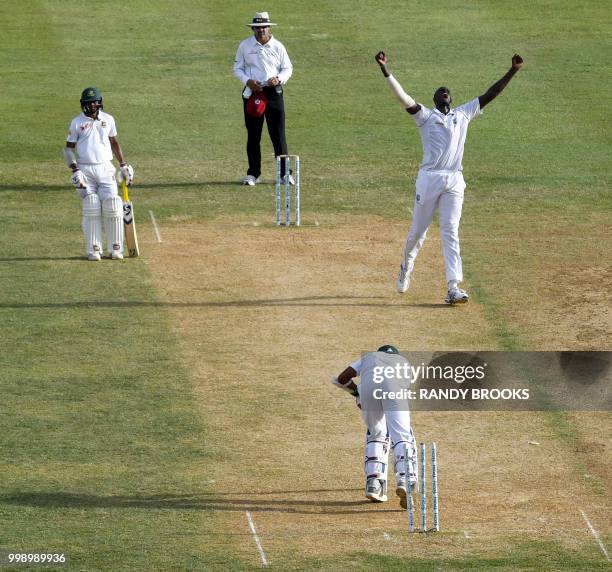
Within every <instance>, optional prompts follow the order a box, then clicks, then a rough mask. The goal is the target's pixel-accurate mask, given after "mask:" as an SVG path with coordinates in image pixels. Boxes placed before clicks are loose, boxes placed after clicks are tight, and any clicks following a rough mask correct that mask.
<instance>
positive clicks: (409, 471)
mask: <svg viewBox="0 0 612 572" xmlns="http://www.w3.org/2000/svg"><path fill="white" fill-rule="evenodd" d="M393 460H394V469H395V479H396V481H397V479H398V478H402V477H405V476H407V477H408V481H409V482H410V483H415V484H416V482H417V452H416V445H415V443H414V442H410V441H399V442H398V443H394V445H393Z"/></svg>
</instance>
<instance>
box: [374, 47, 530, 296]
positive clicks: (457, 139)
mask: <svg viewBox="0 0 612 572" xmlns="http://www.w3.org/2000/svg"><path fill="white" fill-rule="evenodd" d="M375 59H376V62H377V63H378V65H379V66H380V69H381V71H382V73H383V75H384V76H385V77H386V78H387V83H388V84H389V87H390V88H391V92H392V93H393V95H394V96H395V98H396V99H397V100H398V101H399V102H400V104H401V105H402V107H403V108H404V109H406V111H407V112H408V113H409V114H410V115H411V116H412V117H413V118H414V120H415V123H416V125H417V127H418V128H419V133H420V135H421V143H422V145H423V162H422V163H421V166H420V168H419V174H418V177H417V180H416V198H415V201H414V212H413V216H412V226H411V227H410V230H409V232H408V237H407V238H406V243H405V245H404V257H403V261H402V263H401V266H400V271H399V276H398V278H397V291H398V292H399V293H400V294H402V293H404V292H406V291H407V290H408V287H409V286H410V276H411V274H412V270H413V267H414V260H415V258H416V256H417V254H418V253H419V250H420V249H421V247H422V246H423V242H424V241H425V236H426V235H427V229H428V228H429V225H430V224H431V221H432V219H433V216H434V213H435V211H436V209H438V210H439V211H440V234H441V235H442V250H443V254H444V264H445V266H446V280H447V282H448V295H447V297H446V299H445V300H444V301H445V303H446V304H461V303H466V302H467V301H468V294H467V292H465V290H462V289H461V288H459V284H460V283H461V282H462V280H463V270H462V265H461V255H460V251H459V221H460V219H461V208H462V205H463V192H464V190H465V181H464V179H463V173H462V171H463V166H462V164H461V162H462V159H463V148H464V144H465V138H466V135H467V128H468V125H469V123H470V121H471V120H472V119H474V118H475V117H477V116H478V115H480V114H481V113H482V108H483V107H484V106H485V105H487V104H488V103H490V102H491V101H493V100H494V99H495V98H496V97H497V96H498V95H499V94H500V93H501V92H502V91H503V90H504V88H505V87H506V86H507V85H508V82H509V81H510V80H511V79H512V78H513V77H514V74H516V72H517V71H518V70H520V69H521V67H522V66H523V58H521V56H519V55H518V54H514V56H512V66H511V67H510V69H509V70H508V71H507V72H506V74H505V75H504V76H503V77H502V78H501V79H500V80H498V81H497V82H496V83H494V84H493V85H492V86H491V87H490V88H489V89H488V90H487V91H486V92H485V93H484V94H483V95H481V96H480V97H477V98H475V99H473V100H472V101H469V102H468V103H465V104H463V105H460V106H459V107H456V108H452V107H451V103H452V98H451V93H450V90H449V89H448V88H447V87H439V88H438V89H437V90H436V91H435V93H434V95H433V101H434V105H435V107H434V109H429V108H427V107H425V106H424V105H422V104H420V103H417V102H416V101H415V100H414V99H412V97H410V96H409V95H408V94H407V93H406V92H405V91H404V90H403V88H402V86H401V85H400V84H399V82H398V81H397V80H396V79H395V78H394V77H393V75H391V73H390V72H389V69H388V67H387V56H386V55H385V53H384V52H378V53H377V54H376V56H375Z"/></svg>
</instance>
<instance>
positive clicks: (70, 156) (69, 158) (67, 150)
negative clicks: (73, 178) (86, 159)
mask: <svg viewBox="0 0 612 572" xmlns="http://www.w3.org/2000/svg"><path fill="white" fill-rule="evenodd" d="M64 157H65V158H66V165H68V166H69V167H70V166H71V165H73V164H76V162H77V161H76V155H75V154H74V149H72V147H64Z"/></svg>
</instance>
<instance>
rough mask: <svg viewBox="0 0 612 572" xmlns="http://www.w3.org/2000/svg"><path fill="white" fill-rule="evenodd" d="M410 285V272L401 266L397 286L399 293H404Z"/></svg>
mask: <svg viewBox="0 0 612 572" xmlns="http://www.w3.org/2000/svg"><path fill="white" fill-rule="evenodd" d="M409 287H410V274H408V272H407V271H406V270H404V267H403V266H400V271H399V274H398V276H397V284H396V285H395V288H396V289H397V291H398V293H399V294H403V293H404V292H406V291H407V290H408V288H409Z"/></svg>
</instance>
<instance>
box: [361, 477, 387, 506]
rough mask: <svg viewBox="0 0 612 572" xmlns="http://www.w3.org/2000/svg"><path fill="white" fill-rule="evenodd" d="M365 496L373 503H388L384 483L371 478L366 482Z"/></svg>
mask: <svg viewBox="0 0 612 572" xmlns="http://www.w3.org/2000/svg"><path fill="white" fill-rule="evenodd" d="M365 496H366V498H367V499H370V500H371V501H372V502H386V501H387V494H386V491H385V486H384V483H383V481H381V480H380V479H377V478H376V477H370V478H369V479H368V480H367V482H366V488H365Z"/></svg>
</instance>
